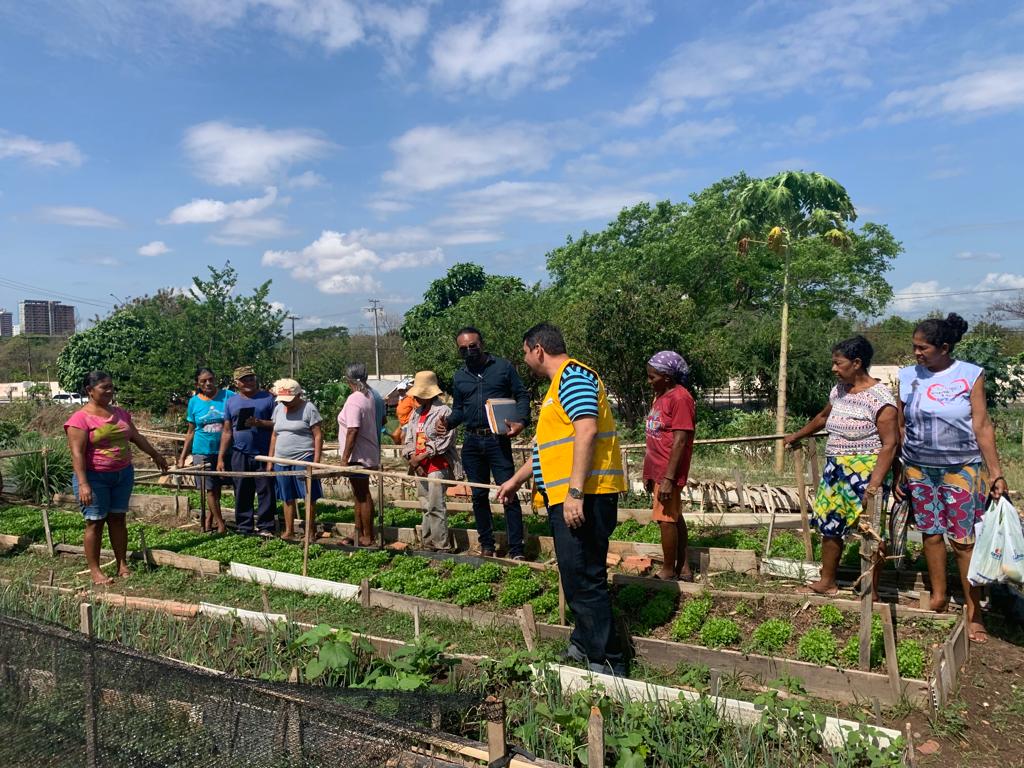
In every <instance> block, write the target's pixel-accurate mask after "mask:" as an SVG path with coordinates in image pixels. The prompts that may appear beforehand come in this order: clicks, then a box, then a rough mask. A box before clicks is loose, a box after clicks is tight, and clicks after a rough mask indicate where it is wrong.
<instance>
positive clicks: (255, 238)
mask: <svg viewBox="0 0 1024 768" xmlns="http://www.w3.org/2000/svg"><path fill="white" fill-rule="evenodd" d="M289 234H291V233H290V232H289V230H288V229H287V227H285V223H284V221H283V220H281V219H279V218H276V217H269V218H262V219H261V218H252V219H249V218H242V219H228V221H227V222H226V223H225V224H224V226H223V227H221V228H220V229H219V230H217V231H216V232H215V233H214V234H212V235H210V240H211V241H212V242H214V243H219V244H220V245H250V244H251V243H257V242H259V241H261V240H276V239H278V238H281V237H284V236H285V235H289Z"/></svg>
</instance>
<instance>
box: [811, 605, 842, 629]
mask: <svg viewBox="0 0 1024 768" xmlns="http://www.w3.org/2000/svg"><path fill="white" fill-rule="evenodd" d="M818 623H819V624H821V625H822V626H823V627H831V628H832V629H835V628H836V627H841V626H843V624H845V623H846V617H845V616H843V612H842V611H840V610H839V609H838V608H836V607H835V606H834V605H831V604H829V603H826V604H825V605H819V606H818Z"/></svg>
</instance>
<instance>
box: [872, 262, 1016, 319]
mask: <svg viewBox="0 0 1024 768" xmlns="http://www.w3.org/2000/svg"><path fill="white" fill-rule="evenodd" d="M1016 289H1021V290H1024V275H1018V274H1014V273H1011V272H989V273H988V274H986V275H985V277H983V278H982V279H981V280H979V281H978V282H977V283H974V284H973V285H972V284H969V283H966V284H963V285H957V286H944V285H942V284H941V283H940V282H939V281H938V280H925V281H917V282H913V283H911V284H910V285H908V286H906V287H904V288H901V289H900V290H898V291H896V293H895V295H894V296H893V300H892V302H891V303H890V304H889V307H888V310H889V311H890V312H893V313H895V314H898V315H915V316H920V315H921V314H922V313H925V312H930V311H932V310H934V309H937V308H941V309H942V311H943V312H960V313H961V314H974V315H977V314H983V313H984V312H985V310H986V309H987V308H988V306H989V305H990V304H992V303H994V302H996V301H998V300H999V298H1000V297H1001V296H1005V295H1006V294H1005V293H1004V291H1009V290H1016Z"/></svg>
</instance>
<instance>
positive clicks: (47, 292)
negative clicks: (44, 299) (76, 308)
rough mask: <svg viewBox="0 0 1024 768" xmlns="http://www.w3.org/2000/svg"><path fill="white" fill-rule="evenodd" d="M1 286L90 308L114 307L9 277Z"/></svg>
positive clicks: (1, 280) (1, 282)
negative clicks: (86, 305) (85, 305)
mask: <svg viewBox="0 0 1024 768" xmlns="http://www.w3.org/2000/svg"><path fill="white" fill-rule="evenodd" d="M0 285H2V286H4V287H5V288H11V289H13V290H16V291H29V292H31V293H37V294H39V295H41V296H51V297H53V298H57V299H63V300H65V301H73V302H75V303H76V304H88V305H89V306H93V307H99V308H101V309H110V307H111V306H112V304H111V303H110V302H109V301H99V300H96V299H87V298H85V297H84V296H75V295H74V294H71V293H63V292H61V291H55V290H53V289H51V288H40V287H39V286H38V285H31V284H29V283H22V282H20V281H18V280H11V279H10V278H8V277H3V278H0Z"/></svg>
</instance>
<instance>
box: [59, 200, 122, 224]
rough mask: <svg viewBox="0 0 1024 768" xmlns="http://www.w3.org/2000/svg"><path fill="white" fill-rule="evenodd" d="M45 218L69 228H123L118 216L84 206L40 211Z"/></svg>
mask: <svg viewBox="0 0 1024 768" xmlns="http://www.w3.org/2000/svg"><path fill="white" fill-rule="evenodd" d="M40 213H41V214H42V216H43V218H45V219H47V220H48V221H53V222H56V223H57V224H65V225H67V226H69V227H103V228H107V229H113V228H115V227H120V226H123V222H122V221H121V220H120V219H119V218H117V217H116V216H111V215H110V214H109V213H104V212H103V211H100V210H97V209H96V208H87V207H84V206H74V205H64V206H51V207H48V208H42V209H41V210H40Z"/></svg>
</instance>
